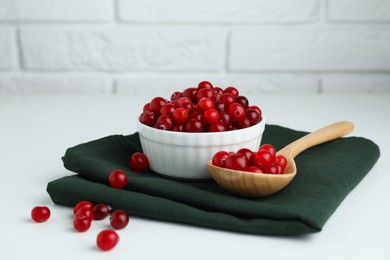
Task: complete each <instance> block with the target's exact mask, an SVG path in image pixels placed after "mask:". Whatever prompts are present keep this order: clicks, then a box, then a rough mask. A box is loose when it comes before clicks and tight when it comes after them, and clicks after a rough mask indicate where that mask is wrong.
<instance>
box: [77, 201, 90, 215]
mask: <svg viewBox="0 0 390 260" xmlns="http://www.w3.org/2000/svg"><path fill="white" fill-rule="evenodd" d="M81 208H87V209H93V203H92V202H90V201H88V200H82V201H80V202H78V203H77V204H76V206H74V208H73V214H76V212H77V211H78V210H79V209H81Z"/></svg>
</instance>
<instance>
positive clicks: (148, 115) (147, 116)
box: [139, 110, 157, 126]
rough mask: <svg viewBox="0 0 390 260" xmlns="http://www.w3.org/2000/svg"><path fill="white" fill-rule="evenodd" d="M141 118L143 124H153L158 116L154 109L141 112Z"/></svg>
mask: <svg viewBox="0 0 390 260" xmlns="http://www.w3.org/2000/svg"><path fill="white" fill-rule="evenodd" d="M139 120H140V121H141V123H142V124H145V125H148V126H153V125H154V124H155V123H156V121H157V117H156V114H155V113H154V112H153V111H150V110H148V111H145V112H143V113H142V114H141V116H140V119H139Z"/></svg>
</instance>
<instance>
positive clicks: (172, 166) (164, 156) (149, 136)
mask: <svg viewBox="0 0 390 260" xmlns="http://www.w3.org/2000/svg"><path fill="white" fill-rule="evenodd" d="M264 128H265V120H264V118H263V119H262V121H261V122H260V123H258V124H256V125H254V126H251V127H248V128H244V129H240V130H234V131H226V132H212V133H185V132H184V133H183V132H173V131H164V130H159V129H156V128H153V127H149V126H147V125H144V124H142V123H141V122H139V121H138V132H139V136H140V140H141V145H142V150H143V152H144V153H145V154H146V156H147V157H148V159H149V164H150V168H151V169H152V170H153V171H155V172H157V173H159V174H162V175H165V176H168V177H173V178H183V179H193V180H199V179H210V178H211V175H210V173H209V171H208V169H207V161H209V160H211V159H212V157H213V155H214V154H215V153H216V152H218V151H221V150H225V151H234V152H237V150H239V149H240V148H248V149H251V150H252V151H254V150H257V149H258V148H259V145H260V142H261V138H262V135H263V132H264Z"/></svg>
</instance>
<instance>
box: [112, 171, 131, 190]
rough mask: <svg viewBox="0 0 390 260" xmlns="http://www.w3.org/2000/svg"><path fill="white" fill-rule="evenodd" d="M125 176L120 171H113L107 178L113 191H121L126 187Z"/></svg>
mask: <svg viewBox="0 0 390 260" xmlns="http://www.w3.org/2000/svg"><path fill="white" fill-rule="evenodd" d="M127 181H128V179H127V175H126V173H125V172H124V171H122V170H115V171H112V172H111V173H110V175H109V176H108V184H109V185H110V186H111V187H112V188H115V189H123V188H124V187H125V186H126V185H127Z"/></svg>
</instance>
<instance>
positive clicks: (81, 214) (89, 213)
mask: <svg viewBox="0 0 390 260" xmlns="http://www.w3.org/2000/svg"><path fill="white" fill-rule="evenodd" d="M75 218H85V219H88V220H90V221H92V220H93V218H94V215H93V209H91V208H87V207H82V208H80V209H78V210H77V211H76V214H75Z"/></svg>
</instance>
